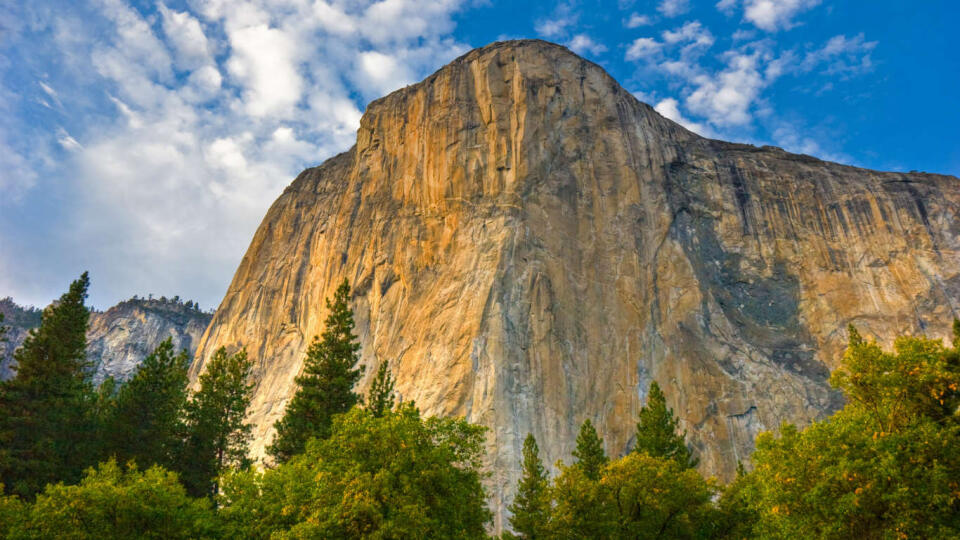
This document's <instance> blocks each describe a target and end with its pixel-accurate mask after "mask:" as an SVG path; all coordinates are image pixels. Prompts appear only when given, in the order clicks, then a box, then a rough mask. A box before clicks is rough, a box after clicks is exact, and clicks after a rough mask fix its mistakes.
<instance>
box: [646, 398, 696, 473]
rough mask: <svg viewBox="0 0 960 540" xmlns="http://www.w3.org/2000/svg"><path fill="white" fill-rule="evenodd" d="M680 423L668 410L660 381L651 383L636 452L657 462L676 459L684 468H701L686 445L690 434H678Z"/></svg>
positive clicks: (669, 409) (671, 410)
mask: <svg viewBox="0 0 960 540" xmlns="http://www.w3.org/2000/svg"><path fill="white" fill-rule="evenodd" d="M678 424H679V421H678V420H677V418H676V417H674V416H673V409H671V408H669V407H667V399H666V396H664V395H663V391H662V390H660V385H659V384H657V381H653V382H651V383H650V392H649V395H648V396H647V404H646V405H645V406H644V407H643V408H641V409H640V420H639V421H638V422H637V444H636V446H634V448H633V451H634V452H641V453H646V454H648V455H650V456H651V457H655V458H665V459H672V460H674V461H676V462H677V463H679V464H680V465H681V466H683V467H687V468H691V469H692V468H693V467H696V466H697V463H698V460H697V459H695V458H694V457H693V456H692V454H691V452H690V449H689V448H687V444H686V442H685V440H684V439H685V437H686V432H684V433H683V434H682V435H681V434H679V433H677V431H678Z"/></svg>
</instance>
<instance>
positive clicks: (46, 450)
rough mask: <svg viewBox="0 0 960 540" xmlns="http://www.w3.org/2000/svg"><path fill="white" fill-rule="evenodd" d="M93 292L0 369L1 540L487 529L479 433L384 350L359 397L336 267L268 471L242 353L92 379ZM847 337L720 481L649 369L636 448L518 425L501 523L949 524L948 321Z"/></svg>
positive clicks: (717, 532) (784, 527)
mask: <svg viewBox="0 0 960 540" xmlns="http://www.w3.org/2000/svg"><path fill="white" fill-rule="evenodd" d="M88 287H89V276H88V275H87V274H86V273H84V274H83V275H82V276H81V277H80V278H79V279H78V280H76V281H74V282H73V283H72V284H71V285H70V288H69V290H68V291H67V292H66V293H65V294H63V296H61V297H60V299H59V300H58V301H57V302H55V303H53V304H52V305H51V306H50V307H48V308H47V309H46V310H44V311H43V313H42V321H41V322H40V325H39V326H38V327H37V328H36V329H34V330H33V331H31V333H30V335H29V337H28V338H27V339H26V341H25V342H24V343H23V345H22V346H21V347H20V348H19V349H18V350H17V352H16V361H17V368H16V375H15V377H13V378H12V379H10V380H8V381H4V382H2V383H0V538H8V539H31V538H76V539H94V538H97V539H102V538H166V539H169V538H251V539H253V538H277V539H283V538H377V539H394V538H396V539H400V538H404V539H406V538H489V537H490V536H491V534H492V531H493V527H492V518H493V514H492V513H491V511H490V509H489V508H488V507H487V493H486V491H485V487H484V482H485V480H486V478H487V477H488V475H489V474H490V471H489V470H488V469H487V468H485V466H484V463H485V455H484V449H485V429H486V428H484V427H482V426H479V425H475V424H471V423H469V422H467V421H466V420H464V419H463V418H436V417H426V416H424V415H422V414H421V413H420V412H419V410H418V409H417V407H416V404H415V403H411V402H398V401H397V400H396V398H395V395H396V394H395V392H394V381H393V380H392V377H391V375H390V370H389V365H388V363H387V361H382V362H381V363H380V364H379V365H378V366H376V368H377V371H376V373H375V377H374V382H373V384H372V385H371V388H370V390H369V392H368V393H367V394H366V395H359V394H357V393H356V392H355V391H354V386H355V384H356V383H357V382H358V381H359V379H360V378H361V376H362V375H363V372H364V367H363V366H361V365H360V364H359V358H360V356H359V351H360V345H359V342H358V337H357V336H356V335H355V334H354V333H353V331H354V319H353V313H352V311H351V308H350V306H349V298H350V287H349V284H348V283H347V282H346V281H344V282H343V283H342V284H341V285H340V287H339V288H338V289H337V291H336V294H335V295H334V297H333V298H332V299H329V300H328V301H327V306H326V307H327V312H328V316H327V319H326V324H325V326H324V328H325V330H324V332H323V334H322V335H320V336H317V337H316V338H315V339H314V341H313V343H312V344H311V345H310V347H309V349H308V350H307V352H306V357H305V359H304V369H303V371H302V374H301V375H300V376H299V377H298V378H297V385H298V389H297V392H296V394H295V395H294V397H293V398H292V400H291V401H290V403H289V404H288V406H287V409H286V411H285V414H284V416H283V418H282V419H281V420H280V421H278V422H277V424H276V426H275V427H276V432H277V435H276V437H275V438H274V440H273V442H272V444H271V445H270V446H269V447H268V449H267V453H268V456H267V458H266V460H265V461H264V463H263V464H257V463H254V462H253V461H252V460H251V459H250V456H249V448H248V447H249V442H250V438H251V433H250V432H251V427H250V425H249V424H247V423H246V421H245V417H246V411H247V408H248V406H249V403H250V399H251V392H252V389H253V385H252V383H251V380H252V377H251V374H252V372H253V370H254V369H255V367H254V365H253V364H252V362H251V361H250V360H249V359H248V358H247V355H246V353H245V351H243V350H237V351H228V350H226V349H220V350H218V351H217V352H216V353H215V354H214V356H213V358H212V359H211V360H210V361H209V362H208V363H207V364H206V368H205V370H204V371H203V373H202V374H201V375H200V376H199V378H198V380H197V381H196V383H195V384H194V385H190V381H189V378H188V367H189V363H190V358H189V357H188V355H187V354H186V352H185V351H181V352H178V351H175V350H174V348H173V346H172V344H171V342H170V341H169V340H168V341H166V342H164V343H163V344H161V345H160V346H159V347H158V348H157V349H156V350H154V351H153V352H152V354H150V355H149V356H148V357H147V358H146V359H144V361H143V362H142V363H141V365H140V366H139V368H138V371H137V372H136V373H135V374H134V375H133V376H132V378H130V379H129V380H127V381H125V382H118V381H114V380H113V379H109V378H108V379H106V380H105V381H103V383H102V384H100V385H99V386H98V387H96V388H95V387H94V386H93V383H92V373H91V369H90V366H89V365H88V363H87V362H86V360H85V350H86V337H85V334H86V329H87V324H88V319H89V308H88V307H87V306H86V305H85V301H86V297H87V289H88ZM2 325H3V321H2V320H0V339H2V331H3V326H2ZM848 332H849V343H848V346H847V348H846V351H845V352H844V354H843V358H842V359H841V360H840V361H839V363H838V366H839V367H838V368H837V369H836V370H835V371H834V372H833V373H832V375H831V377H830V383H831V385H832V386H833V387H835V388H836V389H838V390H839V391H840V392H842V393H843V395H844V397H845V405H844V406H843V408H842V409H841V410H839V411H837V412H836V413H834V414H833V415H831V416H829V417H827V418H824V419H822V420H821V421H818V422H814V423H813V424H811V425H809V426H806V427H802V428H801V427H797V426H793V425H790V424H783V425H781V426H779V427H778V429H777V430H775V431H773V432H764V433H761V434H760V435H759V436H758V437H757V439H756V451H755V452H754V454H753V455H752V457H751V458H750V461H749V462H746V463H741V464H740V467H739V468H738V474H737V477H736V479H735V480H733V481H732V482H730V483H726V484H724V483H722V482H719V481H718V480H716V479H714V478H705V477H704V476H703V475H701V474H700V473H699V472H698V470H697V468H696V467H697V464H698V461H697V456H696V455H694V453H693V452H692V451H691V449H690V448H689V446H688V445H687V443H686V441H685V433H684V432H682V430H681V429H680V426H679V421H678V419H677V418H676V417H675V415H674V413H673V411H672V410H671V409H670V408H669V407H668V406H667V397H666V396H665V395H664V393H663V392H662V390H661V389H660V387H659V386H658V385H657V383H656V382H654V383H652V384H651V386H650V388H649V391H648V393H647V396H648V398H647V401H646V403H645V405H644V406H643V407H642V409H641V410H640V412H639V415H638V417H637V423H636V437H635V439H636V444H635V445H634V446H633V448H632V449H631V450H630V451H629V453H627V454H626V455H613V456H612V455H607V453H606V452H605V446H604V443H603V434H602V433H598V431H597V430H596V429H595V427H594V426H593V424H592V423H591V422H590V420H586V421H584V422H583V424H582V426H581V428H580V432H579V435H578V436H577V439H576V450H575V451H574V452H573V454H572V456H571V457H570V460H569V462H567V461H563V462H560V463H557V464H555V467H550V466H549V464H544V463H543V462H542V460H541V458H540V455H539V449H538V446H537V441H536V440H535V439H534V437H533V436H532V435H530V436H527V437H526V440H525V441H524V445H523V456H522V477H521V478H520V480H519V483H518V485H517V489H516V497H515V499H514V501H513V503H512V505H511V506H510V508H509V510H510V518H509V528H508V529H509V530H507V531H505V532H503V533H502V535H501V537H502V538H523V539H568V538H569V539H574V538H624V539H628V538H629V539H647V538H649V539H654V538H691V539H694V538H696V539H721V538H723V539H727V538H729V539H734V538H737V539H739V538H784V539H786V538H824V539H828V538H830V539H832V538H838V539H839V538H867V539H874V538H876V539H886V538H956V537H958V536H960V321H957V320H954V322H953V339H952V342H951V343H948V344H944V343H943V342H942V341H941V340H936V339H928V338H926V337H924V336H900V337H897V338H896V339H895V340H894V343H893V348H892V350H885V349H884V348H883V347H881V346H880V345H879V344H878V343H877V342H875V341H868V340H866V339H864V338H863V337H861V335H860V334H859V332H858V331H857V329H856V328H854V327H852V326H851V327H849V329H848ZM551 470H555V471H556V473H555V474H550V472H549V471H551Z"/></svg>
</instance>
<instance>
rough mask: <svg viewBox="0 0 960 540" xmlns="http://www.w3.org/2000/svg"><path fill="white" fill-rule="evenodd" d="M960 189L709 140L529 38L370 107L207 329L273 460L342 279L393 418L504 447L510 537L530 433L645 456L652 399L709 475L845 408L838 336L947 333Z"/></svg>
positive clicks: (558, 452) (556, 447)
mask: <svg viewBox="0 0 960 540" xmlns="http://www.w3.org/2000/svg"><path fill="white" fill-rule="evenodd" d="M958 203H960V181H958V180H957V179H956V178H953V177H947V176H937V175H927V174H909V175H905V174H899V173H897V174H894V173H881V172H874V171H868V170H863V169H857V168H853V167H847V166H842V165H838V164H834V163H827V162H823V161H820V160H817V159H814V158H811V157H808V156H800V155H793V154H788V153H786V152H784V151H782V150H780V149H777V148H772V147H764V148H756V147H753V146H747V145H740V144H731V143H725V142H721V141H713V140H707V139H703V138H701V137H699V136H697V135H695V134H693V133H691V132H689V131H686V130H685V129H683V128H682V127H680V126H679V125H677V124H675V123H673V122H671V121H669V120H667V119H665V118H663V117H661V116H660V115H659V114H657V113H656V112H655V111H654V110H653V109H652V108H651V107H649V106H648V105H645V104H643V103H640V102H638V101H637V100H636V99H635V98H634V97H633V96H632V95H630V94H629V93H628V92H627V91H625V90H624V89H623V88H621V87H620V86H619V85H618V84H617V83H616V82H615V81H614V80H613V79H612V78H610V77H609V76H608V75H607V74H606V73H605V72H604V71H603V70H602V69H601V68H600V67H598V66H596V65H594V64H592V63H590V62H588V61H586V60H583V59H582V58H579V57H577V56H575V55H574V54H572V53H570V52H569V51H567V50H566V49H564V48H562V47H559V46H556V45H552V44H548V43H545V42H540V41H518V42H516V41H515V42H505V43H496V44H493V45H490V46H488V47H484V48H482V49H478V50H474V51H472V52H470V53H468V54H466V55H465V56H463V57H461V58H459V59H457V60H456V61H454V62H453V63H451V64H450V65H448V66H446V67H444V68H443V69H441V70H440V71H438V72H437V73H435V74H433V75H431V76H430V77H428V78H427V79H426V80H425V81H423V82H421V83H419V84H417V85H414V86H410V87H408V88H405V89H403V90H400V91H397V92H394V93H393V94H390V95H389V96H387V97H385V98H382V99H380V100H377V101H375V102H373V103H371V104H370V106H369V107H368V109H367V112H366V113H365V115H364V116H363V119H362V121H361V126H360V129H359V131H358V133H357V143H356V145H355V146H354V147H353V148H352V149H350V150H349V151H348V152H346V153H343V154H341V155H338V156H336V157H334V158H331V159H330V160H328V161H327V162H326V163H324V164H323V165H321V166H319V167H316V168H313V169H308V170H306V171H304V172H303V173H301V174H300V176H299V177H297V179H296V180H295V181H294V182H293V183H292V184H291V185H290V186H289V187H288V188H287V189H286V190H285V191H284V193H283V194H282V195H281V196H280V198H279V199H278V200H277V201H276V202H275V203H274V204H273V206H272V207H271V208H270V210H269V212H268V213H267V215H266V217H265V218H264V220H263V223H262V224H261V226H260V229H259V230H258V231H257V233H256V235H255V237H254V239H253V241H252V243H251V245H250V248H249V249H248V251H247V253H246V256H245V257H244V259H243V261H242V263H241V265H240V267H239V269H238V270H237V273H236V275H235V277H234V279H233V283H232V284H231V285H230V288H229V290H228V292H227V294H226V296H225V298H224V300H223V303H222V304H221V305H220V308H219V309H218V310H217V312H216V314H215V316H214V319H213V321H212V323H211V326H210V327H209V329H208V330H207V332H206V334H205V335H204V337H203V339H202V342H201V345H200V348H199V350H198V353H197V361H196V362H195V363H194V366H193V376H194V377H195V376H196V375H197V373H199V372H200V371H201V370H202V369H203V363H204V361H206V360H207V359H209V357H210V356H211V355H212V353H213V351H214V350H215V349H216V348H217V347H220V346H227V347H228V348H230V349H236V348H239V347H246V348H247V350H248V352H249V353H250V355H251V357H252V358H253V359H254V361H255V378H256V382H257V386H256V392H255V396H254V401H253V406H252V409H251V420H252V421H253V422H254V424H255V436H256V441H255V444H254V449H255V452H256V453H257V455H262V453H263V448H264V446H265V445H266V444H268V443H269V441H270V440H271V438H272V436H273V431H272V425H273V423H274V422H275V421H276V420H277V419H278V418H279V417H280V416H281V415H282V413H283V410H284V407H285V406H286V404H287V401H288V400H289V398H290V397H291V395H292V393H293V391H294V389H295V388H294V382H293V379H294V377H295V376H296V375H297V373H298V371H299V370H300V368H301V364H302V359H303V354H304V351H305V349H306V347H307V346H308V344H309V341H310V339H311V338H312V337H313V336H314V335H316V334H318V333H320V332H321V330H322V323H323V320H324V317H325V316H326V312H325V309H324V298H326V297H329V296H331V295H332V294H333V291H334V289H335V288H336V286H337V284H338V283H339V281H340V280H341V279H343V278H344V277H346V278H349V279H350V281H351V283H352V284H353V285H354V291H353V307H354V310H355V314H356V317H357V322H358V334H359V335H360V339H361V342H362V345H363V349H362V353H363V362H364V363H365V364H367V365H368V366H371V368H370V369H368V370H367V378H366V379H365V380H363V381H362V382H361V384H360V387H359V389H360V390H361V391H365V389H366V387H367V385H368V384H369V382H370V379H371V378H372V375H373V373H374V372H375V371H376V370H375V369H373V368H374V367H375V366H376V365H377V364H378V363H379V362H380V361H382V360H389V361H390V366H391V369H392V370H393V373H394V376H395V377H396V379H397V386H398V390H399V392H400V394H401V395H402V398H403V399H404V400H414V401H416V403H417V405H418V406H419V407H420V408H421V410H422V411H424V412H425V413H427V414H436V415H465V416H466V417H467V418H468V419H469V420H471V421H473V422H479V423H482V424H484V425H486V426H488V427H489V428H490V432H489V434H488V444H489V456H490V458H489V459H490V462H489V466H490V469H491V471H492V472H493V475H492V477H491V479H490V489H491V495H492V500H491V504H492V506H493V507H494V509H495V510H496V514H497V523H496V528H497V529H499V528H500V527H502V525H503V523H504V521H503V520H504V519H505V515H506V511H505V508H506V505H507V504H508V503H509V500H510V499H511V498H512V491H513V488H514V485H515V482H516V479H517V477H518V473H519V460H520V449H521V444H522V441H523V438H524V437H525V436H526V434H527V433H528V432H532V433H533V434H534V435H535V436H536V438H537V440H538V442H539V443H540V448H541V451H542V452H543V454H544V455H543V457H544V461H545V462H546V463H548V464H553V463H554V462H555V461H556V460H558V459H564V460H567V461H569V460H570V452H571V450H572V449H573V445H574V440H575V438H576V433H577V429H578V427H579V425H580V423H581V422H582V421H583V420H584V419H586V418H590V419H591V420H592V421H593V422H594V423H595V424H596V425H597V426H598V428H599V430H600V431H601V433H602V435H603V437H604V438H605V443H606V448H607V452H608V453H610V454H612V455H620V454H622V453H624V452H626V451H627V450H628V449H629V448H631V446H632V444H633V440H632V439H633V431H634V425H635V421H636V415H637V412H638V410H639V408H640V407H641V406H642V404H643V403H644V400H645V394H646V392H647V389H648V387H649V384H650V381H651V380H656V381H658V382H659V383H660V385H661V386H662V387H663V388H664V391H665V393H666V395H667V397H668V401H669V404H670V405H671V406H672V407H673V408H674V409H675V410H676V411H677V413H678V415H679V416H680V418H681V419H682V425H683V427H684V428H685V429H687V430H688V431H689V441H690V443H691V444H692V445H693V446H694V447H695V449H696V451H697V453H698V455H699V456H700V459H701V469H702V470H703V472H705V473H707V474H716V475H719V476H721V477H723V478H730V477H731V476H732V475H733V474H734V470H735V467H736V463H737V461H738V460H742V459H745V458H747V457H748V456H749V454H750V452H751V451H752V449H753V437H754V436H755V435H756V433H757V432H758V431H760V430H765V429H773V428H776V427H777V426H778V425H779V424H780V423H781V422H784V421H789V422H797V423H800V424H804V423H807V422H809V421H810V420H812V419H815V418H819V417H822V416H823V415H825V414H828V413H829V412H830V411H832V410H833V409H835V408H836V407H838V406H839V405H840V400H839V397H838V396H837V395H836V394H835V393H834V392H832V391H831V390H830V388H829V386H828V385H827V383H826V379H827V376H828V373H829V369H830V368H831V367H832V366H834V365H836V363H837V361H838V360H839V356H840V354H841V353H842V350H843V347H844V344H845V340H846V335H845V326H846V325H847V324H848V323H854V324H856V325H858V326H859V327H860V328H861V331H862V332H864V333H865V335H871V334H873V335H878V336H883V337H884V338H888V337H890V336H893V335H895V334H897V333H901V332H915V333H916V332H925V333H927V334H928V335H932V336H942V335H946V333H947V331H948V326H949V323H950V321H951V318H952V316H953V314H954V313H955V312H956V309H957V303H956V301H957V298H958V293H960V277H958V262H960V252H958V242H960V230H958V228H960V221H958V220H957V219H956V217H957V216H956V215H955V213H956V211H957V209H958V208H960V204H958Z"/></svg>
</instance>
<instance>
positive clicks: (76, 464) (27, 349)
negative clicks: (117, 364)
mask: <svg viewBox="0 0 960 540" xmlns="http://www.w3.org/2000/svg"><path fill="white" fill-rule="evenodd" d="M89 285H90V280H89V277H88V275H87V273H86V272H84V273H83V275H81V276H80V279H78V280H76V281H74V282H73V283H71V285H70V290H69V291H68V292H67V293H65V294H64V295H63V296H61V297H60V300H59V301H58V302H56V303H54V304H53V305H51V306H50V307H49V308H47V309H46V310H45V311H44V313H43V320H42V323H41V324H40V326H39V327H38V328H35V329H33V330H31V332H30V335H29V336H28V337H27V339H26V340H25V341H24V343H23V345H22V346H21V347H20V348H19V349H18V350H17V352H16V354H15V358H16V361H17V368H16V369H17V374H16V376H15V377H14V378H13V379H11V380H9V381H6V382H3V383H0V483H4V484H6V486H7V489H9V490H10V492H12V493H15V494H19V495H21V496H24V497H28V498H29V497H32V496H33V495H34V494H36V493H38V492H39V491H40V490H42V489H43V486H44V485H46V484H47V483H54V482H59V481H64V482H74V481H77V480H79V479H80V476H81V474H82V472H83V468H84V467H86V466H87V465H89V464H90V463H93V462H94V461H95V457H94V456H95V453H96V448H95V447H94V445H93V443H94V442H95V441H96V439H97V438H96V436H95V431H96V429H95V422H94V417H93V402H94V399H95V398H94V393H93V389H92V387H91V384H90V380H89V369H88V365H87V362H86V346H87V338H86V331H87V322H88V320H89V317H90V314H89V311H88V310H87V308H86V306H84V304H83V302H84V300H85V299H86V297H87V288H88V287H89Z"/></svg>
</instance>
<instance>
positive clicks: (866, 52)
mask: <svg viewBox="0 0 960 540" xmlns="http://www.w3.org/2000/svg"><path fill="white" fill-rule="evenodd" d="M876 46H877V42H876V41H867V40H866V38H865V37H864V35H863V33H860V34H857V35H856V36H854V37H852V38H848V37H847V36H844V35H838V36H833V37H832V38H830V40H828V41H827V43H826V44H825V45H824V46H823V47H822V48H819V49H816V50H813V51H811V52H808V53H807V54H806V56H805V57H804V59H803V62H802V64H801V69H803V70H806V71H809V70H812V69H814V68H815V67H817V66H819V65H821V64H826V67H825V69H824V70H823V72H824V73H825V74H827V75H841V76H844V77H847V76H851V75H858V74H860V73H865V72H867V71H870V70H871V69H873V60H872V58H871V56H870V53H871V51H873V49H874V48H876Z"/></svg>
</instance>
